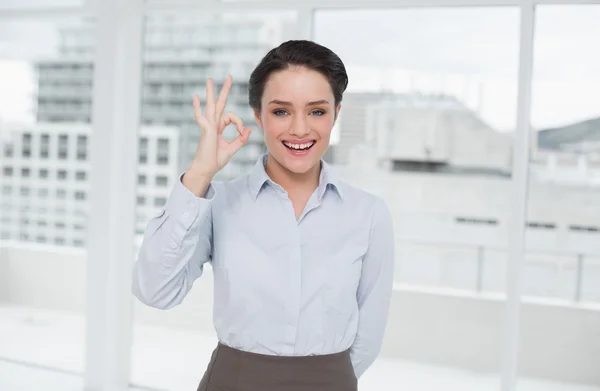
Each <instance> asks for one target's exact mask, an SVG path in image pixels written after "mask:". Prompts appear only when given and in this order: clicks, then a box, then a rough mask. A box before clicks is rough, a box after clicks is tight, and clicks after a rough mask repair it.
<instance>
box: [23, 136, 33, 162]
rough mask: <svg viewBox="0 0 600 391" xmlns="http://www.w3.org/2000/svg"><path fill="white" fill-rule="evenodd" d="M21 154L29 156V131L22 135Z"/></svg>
mask: <svg viewBox="0 0 600 391" xmlns="http://www.w3.org/2000/svg"><path fill="white" fill-rule="evenodd" d="M21 141H22V144H21V155H22V156H23V157H27V158H28V157H31V133H25V134H23V136H22V139H21Z"/></svg>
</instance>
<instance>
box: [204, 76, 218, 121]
mask: <svg viewBox="0 0 600 391" xmlns="http://www.w3.org/2000/svg"><path fill="white" fill-rule="evenodd" d="M206 118H208V120H209V121H214V120H215V118H216V117H215V85H214V82H213V80H212V79H211V78H209V79H208V80H207V81H206Z"/></svg>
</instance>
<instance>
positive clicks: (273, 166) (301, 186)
mask: <svg viewBox="0 0 600 391" xmlns="http://www.w3.org/2000/svg"><path fill="white" fill-rule="evenodd" d="M265 171H266V172H267V175H268V176H269V178H271V180H272V181H273V182H275V183H277V184H279V185H280V186H281V187H283V189H284V190H285V191H286V192H287V193H288V195H289V196H291V197H293V196H294V195H298V194H304V193H309V194H312V192H313V191H315V189H316V188H317V187H318V186H319V176H320V174H321V164H320V163H318V164H315V166H314V167H312V168H311V169H310V170H308V171H307V172H305V173H301V174H299V173H295V172H292V171H290V170H288V169H287V168H285V167H283V166H282V165H281V164H279V163H278V162H277V161H276V160H275V159H274V158H273V156H271V154H269V155H268V156H267V163H266V164H265Z"/></svg>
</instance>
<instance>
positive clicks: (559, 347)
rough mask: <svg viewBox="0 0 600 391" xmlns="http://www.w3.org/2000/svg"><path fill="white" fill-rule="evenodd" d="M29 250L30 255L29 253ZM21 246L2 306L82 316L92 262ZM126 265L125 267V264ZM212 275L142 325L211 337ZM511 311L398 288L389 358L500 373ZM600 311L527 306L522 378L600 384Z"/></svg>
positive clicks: (484, 301) (138, 314)
mask: <svg viewBox="0 0 600 391" xmlns="http://www.w3.org/2000/svg"><path fill="white" fill-rule="evenodd" d="M27 247H29V248H27ZM48 250H49V248H41V247H40V248H37V249H36V248H32V247H31V246H22V247H20V248H19V247H14V248H12V247H11V248H4V249H1V250H0V304H1V303H2V302H5V303H6V302H8V303H10V304H13V305H23V306H32V307H43V308H48V309H61V310H71V311H77V312H80V311H82V310H83V308H84V300H83V298H84V289H85V255H84V254H83V253H82V252H80V251H69V250H62V251H56V250H55V251H54V252H51V251H48ZM124 261H126V260H124ZM211 280H212V276H211V272H210V268H208V269H207V271H206V275H205V276H203V278H202V279H201V280H199V281H197V283H196V284H195V287H194V289H193V290H192V292H191V293H190V295H189V296H188V298H187V299H186V300H185V302H184V304H182V305H181V306H179V307H177V308H174V309H172V310H169V311H159V310H154V309H151V308H148V307H145V306H143V305H142V304H140V303H139V302H137V300H136V305H135V320H136V322H141V323H147V324H154V325H162V326H169V327H175V328H183V329H191V330H197V331H201V332H202V331H204V332H211V331H213V327H212V321H211V319H212V304H211V302H212V281H211ZM504 311H505V309H504V305H503V302H502V300H501V299H499V298H496V297H489V296H487V297H485V296H474V295H471V294H457V293H454V294H449V292H439V291H438V292H435V291H433V290H425V289H418V288H409V287H406V286H404V287H399V288H398V289H397V290H395V292H394V296H393V300H392V311H391V316H390V322H389V325H388V329H387V334H386V338H385V343H384V349H383V355H385V356H389V357H399V358H405V359H410V360H417V361H423V362H428V363H438V364H441V365H449V366H456V367H462V368H464V369H467V370H473V371H484V372H489V371H492V372H499V369H500V362H501V354H502V344H503V324H502V321H503V317H504ZM599 337H600V306H597V307H596V308H591V306H590V307H586V306H584V305H578V306H570V305H557V304H556V303H554V304H552V303H544V302H541V301H537V302H536V301H532V300H526V301H525V303H524V305H523V312H522V321H521V345H520V348H521V352H520V360H521V361H520V368H521V374H522V375H525V376H534V377H543V378H548V379H552V380H557V381H568V382H578V383H587V384H596V385H597V384H600V364H599V361H598V357H600V338H599Z"/></svg>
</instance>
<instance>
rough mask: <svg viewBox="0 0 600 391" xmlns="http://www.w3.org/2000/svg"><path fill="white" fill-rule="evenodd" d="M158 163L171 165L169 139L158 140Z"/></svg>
mask: <svg viewBox="0 0 600 391" xmlns="http://www.w3.org/2000/svg"><path fill="white" fill-rule="evenodd" d="M156 162H157V163H158V164H160V165H166V164H169V139H166V138H159V139H158V147H157V153H156Z"/></svg>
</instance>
